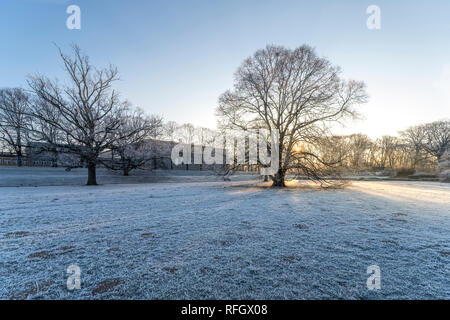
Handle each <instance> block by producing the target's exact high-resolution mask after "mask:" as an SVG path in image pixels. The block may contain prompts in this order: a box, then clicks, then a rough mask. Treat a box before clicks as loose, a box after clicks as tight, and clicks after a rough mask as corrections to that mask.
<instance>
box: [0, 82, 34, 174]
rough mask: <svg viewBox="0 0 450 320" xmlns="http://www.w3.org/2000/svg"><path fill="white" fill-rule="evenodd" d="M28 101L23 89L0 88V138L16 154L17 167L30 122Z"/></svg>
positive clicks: (20, 164) (22, 154)
mask: <svg viewBox="0 0 450 320" xmlns="http://www.w3.org/2000/svg"><path fill="white" fill-rule="evenodd" d="M28 103H29V95H28V94H27V93H26V92H25V91H24V90H23V89H20V88H6V89H0V140H1V141H3V144H5V145H6V146H7V147H8V148H9V149H11V150H12V151H13V152H14V153H15V154H16V156H17V166H19V167H20V166H22V160H23V156H24V145H25V143H26V141H25V140H26V135H27V128H28V126H29V123H30V117H29V115H28V114H27V108H28Z"/></svg>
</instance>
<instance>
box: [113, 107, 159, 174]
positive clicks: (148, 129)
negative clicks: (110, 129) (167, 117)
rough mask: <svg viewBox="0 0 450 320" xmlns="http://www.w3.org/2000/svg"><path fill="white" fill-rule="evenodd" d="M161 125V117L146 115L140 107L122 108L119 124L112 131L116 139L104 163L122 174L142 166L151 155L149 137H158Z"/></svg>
mask: <svg viewBox="0 0 450 320" xmlns="http://www.w3.org/2000/svg"><path fill="white" fill-rule="evenodd" d="M162 126H163V121H162V118H161V117H158V116H146V115H145V114H144V112H143V111H142V110H141V109H136V110H131V108H128V109H126V110H124V111H123V114H122V115H121V122H120V125H119V127H118V128H117V130H116V131H115V132H114V133H113V135H116V136H117V139H114V142H113V143H112V144H111V146H110V151H111V152H112V155H111V156H112V159H111V161H110V162H106V161H105V162H104V165H105V166H106V167H108V168H110V169H112V170H121V171H122V172H123V175H124V176H128V175H129V173H130V171H131V170H133V169H137V168H142V167H144V166H145V165H146V164H147V162H148V161H150V159H151V158H152V157H153V154H152V146H151V141H150V140H149V139H156V138H158V137H159V136H160V135H161V130H162ZM115 156H117V157H115Z"/></svg>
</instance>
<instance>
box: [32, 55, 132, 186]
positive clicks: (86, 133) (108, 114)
mask: <svg viewBox="0 0 450 320" xmlns="http://www.w3.org/2000/svg"><path fill="white" fill-rule="evenodd" d="M59 53H60V57H61V59H62V62H63V65H64V70H65V71H66V74H67V76H68V77H67V81H66V82H64V83H60V82H58V81H57V80H55V81H52V80H50V79H49V78H47V77H45V76H42V75H35V76H32V77H30V78H29V80H28V84H29V87H30V88H31V90H32V92H33V93H34V94H35V95H36V98H37V99H38V101H41V102H42V103H45V104H46V105H47V106H50V107H51V108H54V110H55V112H56V114H57V115H58V117H54V116H48V112H44V111H45V110H43V109H42V103H41V104H38V105H33V106H32V108H31V109H32V110H31V114H32V116H33V117H34V119H37V120H39V121H44V122H45V123H47V124H48V125H49V126H52V127H53V128H54V129H55V130H57V131H58V132H60V134H61V139H60V140H59V141H57V142H55V141H50V139H47V138H46V137H45V136H43V138H44V139H45V140H46V141H45V142H47V143H50V144H53V145H55V146H58V147H60V148H63V149H65V150H68V151H70V152H71V153H74V154H77V155H79V156H80V157H81V159H82V160H83V161H84V162H86V163H87V167H88V180H87V184H88V185H96V184H97V179H96V167H97V164H98V162H99V155H100V154H101V153H102V152H103V151H105V150H107V149H110V148H111V146H112V145H113V144H114V142H115V141H116V140H117V139H121V138H124V137H121V136H119V135H116V134H113V133H114V132H115V131H116V130H117V129H118V128H119V126H120V123H121V118H120V116H121V114H122V110H123V109H124V108H126V104H124V103H122V102H121V101H120V99H119V96H118V93H117V92H116V91H115V90H114V89H113V87H112V86H113V84H114V82H115V81H117V80H118V71H117V68H116V67H114V66H111V65H110V66H109V67H106V68H103V69H97V68H95V67H94V66H93V65H92V64H91V62H90V61H89V57H88V56H86V55H84V54H83V53H82V51H81V50H80V48H79V47H78V46H73V54H72V55H67V54H64V53H63V52H62V51H61V50H59ZM52 114H53V113H52ZM128 134H132V133H131V132H128V133H127V135H128Z"/></svg>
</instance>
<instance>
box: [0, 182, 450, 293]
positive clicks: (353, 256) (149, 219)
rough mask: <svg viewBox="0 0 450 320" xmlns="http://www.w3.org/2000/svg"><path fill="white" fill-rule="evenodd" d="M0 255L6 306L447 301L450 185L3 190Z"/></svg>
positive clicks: (222, 185)
mask: <svg viewBox="0 0 450 320" xmlns="http://www.w3.org/2000/svg"><path fill="white" fill-rule="evenodd" d="M0 249H1V253H0V274H1V277H0V298H2V299H11V298H12V299H60V298H61V299H87V298H94V299H107V298H108V299H109V298H116V299H131V298H134V299H342V298H347V299H380V298H381V299H393V298H400V299H435V298H446V299H449V298H450V185H449V184H440V183H425V182H392V181H390V182H386V181H382V182H363V181H359V182H353V183H352V184H351V185H350V186H349V187H348V188H346V189H338V190H317V189H313V188H309V187H307V186H305V187H300V188H288V189H286V190H282V189H269V188H265V187H263V186H260V185H255V183H254V181H253V182H252V181H248V182H243V181H241V182H231V183H230V182H214V181H205V182H184V183H152V184H126V185H123V184H122V185H119V184H116V185H112V184H110V185H103V186H98V187H86V186H39V187H1V188H0ZM73 264H76V265H78V266H79V267H80V268H81V289H80V290H73V291H69V290H68V289H67V288H66V281H67V277H68V276H69V275H68V274H67V273H66V270H67V268H68V266H70V265H73ZM374 264H375V265H378V266H379V267H380V268H381V290H379V291H369V290H368V289H367V287H366V280H367V278H368V276H369V275H368V274H367V273H366V269H367V267H368V266H370V265H374Z"/></svg>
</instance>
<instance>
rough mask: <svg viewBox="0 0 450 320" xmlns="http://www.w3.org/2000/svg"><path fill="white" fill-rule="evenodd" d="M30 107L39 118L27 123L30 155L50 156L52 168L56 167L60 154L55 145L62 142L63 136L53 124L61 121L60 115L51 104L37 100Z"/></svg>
mask: <svg viewBox="0 0 450 320" xmlns="http://www.w3.org/2000/svg"><path fill="white" fill-rule="evenodd" d="M31 105H32V110H33V111H34V113H35V114H39V115H40V117H39V118H38V117H36V118H32V121H30V122H29V127H28V135H29V141H28V149H29V151H30V152H32V155H37V154H45V155H50V158H51V162H52V166H53V167H57V166H58V157H60V153H61V150H60V149H58V147H57V145H58V143H59V142H60V141H63V134H62V132H61V130H59V129H58V128H57V127H56V126H54V125H53V123H58V122H60V121H61V114H60V113H59V111H58V110H57V109H56V108H54V107H53V106H52V105H51V104H49V103H48V102H46V101H44V100H42V99H39V98H35V99H33V101H32V102H31ZM43 119H47V120H46V121H44V120H43ZM49 120H50V121H49ZM42 142H43V143H42Z"/></svg>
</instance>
